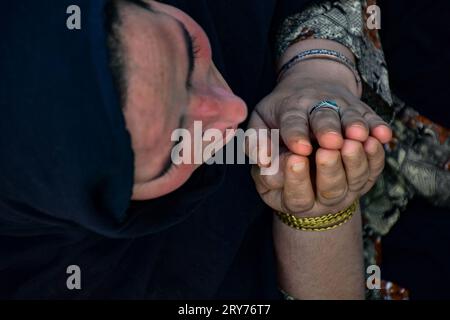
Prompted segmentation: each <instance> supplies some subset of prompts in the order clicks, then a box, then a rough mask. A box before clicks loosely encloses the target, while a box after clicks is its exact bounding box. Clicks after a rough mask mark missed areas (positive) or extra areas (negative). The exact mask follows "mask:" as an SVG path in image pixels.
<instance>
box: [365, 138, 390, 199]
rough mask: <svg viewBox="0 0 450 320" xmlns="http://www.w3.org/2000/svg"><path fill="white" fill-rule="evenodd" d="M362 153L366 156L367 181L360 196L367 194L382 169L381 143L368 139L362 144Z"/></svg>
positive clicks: (382, 152)
mask: <svg viewBox="0 0 450 320" xmlns="http://www.w3.org/2000/svg"><path fill="white" fill-rule="evenodd" d="M364 151H365V152H366V155H367V160H368V162H369V172H370V173H369V179H368V181H367V184H366V186H365V187H364V189H363V190H362V192H361V194H365V193H367V192H368V191H369V190H370V189H371V188H372V187H373V185H374V184H375V182H376V181H377V179H378V177H379V176H380V174H381V173H382V172H383V169H384V164H385V161H384V149H383V146H382V145H381V143H380V142H379V141H378V140H377V139H375V138H373V137H369V138H368V139H367V141H366V142H365V143H364Z"/></svg>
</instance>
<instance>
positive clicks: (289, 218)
mask: <svg viewBox="0 0 450 320" xmlns="http://www.w3.org/2000/svg"><path fill="white" fill-rule="evenodd" d="M357 206H358V200H356V201H355V202H353V203H352V205H351V206H350V207H348V208H347V209H344V210H341V211H338V212H336V213H329V214H326V215H323V216H320V217H307V218H299V217H296V216H295V215H293V214H289V213H283V212H279V211H277V212H275V214H276V215H277V216H278V218H279V219H280V220H281V221H282V222H283V223H285V224H287V225H288V226H289V227H291V228H294V229H297V230H302V231H326V230H331V229H334V228H337V227H339V226H341V225H343V224H344V223H346V222H348V221H349V220H350V219H351V218H352V216H353V214H354V213H355V211H356V208H357Z"/></svg>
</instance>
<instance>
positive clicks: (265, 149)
mask: <svg viewBox="0 0 450 320" xmlns="http://www.w3.org/2000/svg"><path fill="white" fill-rule="evenodd" d="M271 146H272V141H271V138H270V135H269V128H268V126H267V125H266V123H265V122H264V120H263V119H262V118H261V117H260V116H259V114H258V113H256V112H253V113H252V116H251V117H250V121H249V124H248V130H247V132H246V137H245V153H246V154H247V156H248V157H249V158H250V163H251V164H258V166H260V167H269V166H270V163H271V156H272V150H271Z"/></svg>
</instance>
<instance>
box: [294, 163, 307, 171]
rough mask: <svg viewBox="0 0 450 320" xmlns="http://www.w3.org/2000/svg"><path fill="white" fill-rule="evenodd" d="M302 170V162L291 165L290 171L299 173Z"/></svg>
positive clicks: (303, 165) (303, 166)
mask: <svg viewBox="0 0 450 320" xmlns="http://www.w3.org/2000/svg"><path fill="white" fill-rule="evenodd" d="M304 168H305V163H304V162H298V163H294V164H293V165H292V171H294V172H295V173H300V172H301V171H302V170H303V169H304Z"/></svg>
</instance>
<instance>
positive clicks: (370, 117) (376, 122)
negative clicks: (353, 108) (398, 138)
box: [362, 103, 392, 144]
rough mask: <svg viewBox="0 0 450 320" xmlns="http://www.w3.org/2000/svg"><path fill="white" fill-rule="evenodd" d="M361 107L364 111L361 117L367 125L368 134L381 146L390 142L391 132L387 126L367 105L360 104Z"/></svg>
mask: <svg viewBox="0 0 450 320" xmlns="http://www.w3.org/2000/svg"><path fill="white" fill-rule="evenodd" d="M362 106H363V107H364V109H365V111H364V113H363V117H364V119H366V121H367V123H368V125H369V128H370V134H371V135H372V136H373V137H375V138H377V139H378V141H380V142H381V143H383V144H384V143H388V142H389V141H391V139H392V130H391V128H390V127H389V125H388V124H387V123H386V122H385V121H384V120H383V119H382V118H381V117H380V116H379V115H377V114H376V113H375V111H373V110H372V108H370V107H369V106H368V105H366V104H363V103H362Z"/></svg>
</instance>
